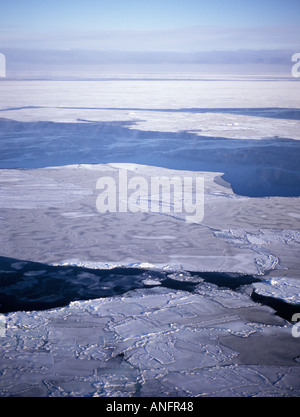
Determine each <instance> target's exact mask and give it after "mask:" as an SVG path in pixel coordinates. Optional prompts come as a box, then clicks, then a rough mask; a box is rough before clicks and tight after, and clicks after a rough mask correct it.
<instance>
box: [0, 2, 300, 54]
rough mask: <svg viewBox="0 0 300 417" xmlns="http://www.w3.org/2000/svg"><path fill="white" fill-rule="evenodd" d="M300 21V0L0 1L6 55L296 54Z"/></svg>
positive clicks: (1, 41) (0, 35)
mask: <svg viewBox="0 0 300 417" xmlns="http://www.w3.org/2000/svg"><path fill="white" fill-rule="evenodd" d="M299 16H300V0H51V1H50V0H1V1H0V50H1V48H26V49H36V48H38V49H59V50H62V49H98V50H129V51H132V50H139V51H140V50H142V51H147V50H151V51H156V50H158V51H162V50H167V51H186V52H191V51H201V50H213V49H223V50H224V49H225V50H226V49H229V50H230V49H232V50H234V49H239V48H246V49H261V48H267V49H276V48H277V49H280V48H283V49H293V48H296V47H297V46H298V45H299V43H300V42H299V39H300V30H299V26H300V25H299ZM299 46H300V45H299Z"/></svg>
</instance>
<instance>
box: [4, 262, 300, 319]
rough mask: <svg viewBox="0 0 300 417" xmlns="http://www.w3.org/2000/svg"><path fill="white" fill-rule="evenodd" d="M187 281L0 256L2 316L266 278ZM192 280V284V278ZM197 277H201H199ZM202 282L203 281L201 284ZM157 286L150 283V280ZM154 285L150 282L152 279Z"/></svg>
mask: <svg viewBox="0 0 300 417" xmlns="http://www.w3.org/2000/svg"><path fill="white" fill-rule="evenodd" d="M182 274H183V275H186V277H185V280H177V279H176V277H175V279H173V278H172V275H173V274H171V273H170V272H168V271H161V270H144V269H140V268H131V267H128V268H127V267H116V268H113V269H88V268H83V267H77V266H72V265H68V266H51V265H47V264H41V263H37V262H29V261H23V260H18V259H13V258H6V257H0V313H2V314H5V313H9V312H14V311H33V310H47V309H51V308H57V307H64V306H67V305H68V304H69V303H70V302H72V301H76V300H89V299H96V298H105V297H112V296H115V295H121V294H125V293H126V292H128V291H132V290H134V289H138V288H145V291H147V288H151V287H153V286H155V285H158V284H160V285H161V286H162V287H165V288H170V289H175V290H182V291H188V292H193V291H194V290H195V288H196V287H197V285H199V281H201V280H203V282H207V283H211V284H215V285H217V286H218V287H219V288H220V289H221V288H224V289H228V288H229V289H231V290H233V291H236V290H239V289H240V288H241V287H242V286H245V285H251V284H252V283H255V282H259V281H261V279H259V278H257V277H255V276H252V275H242V274H226V273H218V272H182ZM189 278H190V281H188V279H189ZM195 278H196V279H195ZM199 278H201V280H199ZM147 279H148V280H149V279H151V280H152V281H153V280H155V281H156V282H157V284H155V283H153V285H151V284H150V285H149V284H145V280H147ZM148 282H149V281H148ZM251 298H252V299H253V300H254V301H255V302H259V303H260V304H264V305H268V306H270V307H272V308H273V309H274V310H275V311H276V314H278V315H279V316H280V317H282V318H284V319H285V320H287V321H290V320H291V317H292V316H293V314H294V313H297V312H299V311H300V306H299V305H292V304H288V303H285V302H284V301H281V300H276V299H273V298H269V297H263V296H261V295H257V294H255V293H254V292H253V293H252V296H251Z"/></svg>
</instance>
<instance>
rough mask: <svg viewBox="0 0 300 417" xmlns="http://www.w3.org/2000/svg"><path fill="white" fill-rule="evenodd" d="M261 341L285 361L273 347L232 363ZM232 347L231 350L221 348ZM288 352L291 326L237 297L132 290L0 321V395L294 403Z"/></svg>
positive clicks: (293, 368) (295, 371)
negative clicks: (1, 325) (284, 399)
mask: <svg viewBox="0 0 300 417" xmlns="http://www.w3.org/2000/svg"><path fill="white" fill-rule="evenodd" d="M255 317H256V319H255ZM262 319H263V320H262ZM262 321H264V323H265V324H262ZM265 337H268V338H272V337H273V338H275V339H279V338H280V340H281V341H284V343H285V346H287V347H288V353H287V352H286V351H285V350H284V349H283V348H282V345H280V346H279V347H276V346H275V347H273V349H271V350H270V351H268V352H265V353H264V354H263V355H261V354H260V353H259V351H258V353H257V356H255V354H254V356H253V352H252V356H251V359H249V361H248V362H245V361H244V360H239V357H243V356H244V355H245V354H246V353H247V349H250V350H253V349H252V348H251V341H252V338H255V339H253V340H256V344H258V346H259V343H260V341H261V340H264V338H265ZM232 338H233V339H232ZM232 340H233V341H234V343H235V346H240V347H238V348H235V349H232V348H230V347H228V346H227V345H230V343H232ZM245 340H248V342H249V343H248V347H245V343H244V341H245ZM297 343H298V341H296V339H295V338H293V337H292V336H291V328H290V326H287V325H286V324H285V323H284V321H283V320H281V319H279V318H275V316H274V315H273V314H272V311H271V309H269V308H267V307H258V306H257V305H256V304H255V303H253V302H252V301H251V300H250V299H249V298H248V297H247V296H245V295H243V294H237V293H235V294H233V293H232V292H231V291H222V290H218V289H216V288H214V286H211V292H208V291H207V288H205V285H204V286H202V285H201V284H200V286H199V292H198V293H194V294H189V293H186V292H184V291H171V290H167V289H165V288H160V287H156V288H155V289H151V290H146V289H145V290H135V291H133V292H131V293H128V294H127V295H124V296H122V297H112V298H107V299H101V300H89V301H76V302H73V303H71V304H70V306H69V307H65V308H60V309H54V310H49V311H44V312H16V313H10V314H7V315H6V332H5V337H3V338H2V339H1V345H2V348H1V353H0V363H1V372H2V374H1V379H0V393H1V396H7V395H15V396H32V395H33V396H133V395H142V396H160V395H166V396H178V395H179V396H194V395H200V396H207V395H209V396H286V395H288V396H298V395H299V394H300V391H299V390H300V387H299V384H298V382H299V369H300V368H299V364H298V363H297V362H296V361H295V360H294V357H296V356H297V355H296V352H297V348H298V344H297ZM245 349H246V350H245ZM272 361H273V362H274V363H272Z"/></svg>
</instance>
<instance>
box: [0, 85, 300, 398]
mask: <svg viewBox="0 0 300 417" xmlns="http://www.w3.org/2000/svg"><path fill="white" fill-rule="evenodd" d="M299 86H300V84H299V83H297V82H295V81H294V80H289V79H283V78H278V79H276V78H275V77H274V78H272V79H265V80H264V79H251V78H250V77H248V78H247V77H245V78H244V79H242V80H237V81H235V80H234V79H228V80H225V79H219V80H218V79H214V80H212V79H211V80H209V79H208V80H191V79H190V80H184V79H178V80H162V79H161V80H155V79H152V80H147V81H146V80H142V79H139V80H137V79H131V80H107V79H106V80H105V79H103V80H99V81H80V82H79V81H78V82H76V81H72V82H71V81H65V82H60V81H13V80H11V81H5V82H1V83H0V96H1V103H0V116H1V118H0V150H1V152H0V228H1V234H0V319H1V320H0V368H1V370H0V395H1V396H162V395H163V396H181V397H184V396H299V394H300V368H299V364H300V359H299V358H300V344H299V340H300V338H298V337H295V332H293V329H294V330H295V328H296V327H295V326H296V322H295V320H294V319H293V318H294V317H295V314H296V315H297V314H298V313H300V296H299V294H300V263H299V245H300V227H299V219H300V212H299V207H300V205H299V198H300V197H299V195H300V181H299V180H300V170H299V156H300V145H299V144H300V142H299V139H300V133H299V132H300V120H299V114H300V106H299ZM120 170H122V171H123V172H125V171H126V173H127V175H128V178H130V177H132V176H138V177H139V178H143V179H144V180H145V182H146V183H149V181H150V179H151V178H152V177H153V176H157V175H160V176H168V177H171V176H178V177H179V178H181V179H182V178H184V177H187V176H188V177H192V178H193V179H195V178H196V177H198V176H201V177H202V178H204V184H205V189H204V201H205V206H204V207H205V210H204V218H203V220H202V221H201V223H188V222H187V221H186V217H185V215H184V213H180V212H174V211H172V207H171V203H170V207H167V208H169V209H170V210H169V211H168V210H167V211H165V212H152V211H151V210H149V207H150V205H149V204H148V203H149V202H150V203H151V202H152V203H153V201H154V202H155V204H160V203H162V201H159V199H158V200H157V196H154V197H153V196H149V194H148V192H147V189H141V190H140V195H141V201H140V204H139V206H138V207H139V209H140V210H135V212H133V211H127V212H124V213H123V212H116V213H110V212H108V213H105V214H103V213H102V214H100V213H99V212H98V211H97V209H96V201H97V197H98V195H99V190H97V189H96V183H97V180H98V179H99V178H101V177H108V176H109V177H110V178H113V179H114V180H117V179H118V175H119V172H120ZM188 192H189V193H192V190H189V191H188ZM174 196H175V194H174V195H173V197H174ZM188 197H190V195H189V196H188ZM159 198H161V199H162V200H163V198H164V196H163V195H160V197H159ZM163 201H164V200H163Z"/></svg>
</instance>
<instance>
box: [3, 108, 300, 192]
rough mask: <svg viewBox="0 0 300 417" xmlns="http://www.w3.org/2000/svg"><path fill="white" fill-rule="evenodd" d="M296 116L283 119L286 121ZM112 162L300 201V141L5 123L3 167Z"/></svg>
mask: <svg viewBox="0 0 300 417" xmlns="http://www.w3.org/2000/svg"><path fill="white" fill-rule="evenodd" d="M228 110H231V111H232V109H228ZM271 110H272V109H269V115H270V116H269V117H271V116H272V114H273V113H272V111H271ZM218 112H220V109H218ZM296 116H297V117H298V113H297V115H296ZM296 116H295V114H294V113H293V114H292V116H291V115H289V113H284V114H282V117H286V118H288V117H296ZM110 162H126V163H138V164H144V165H153V166H159V167H166V168H171V169H178V170H193V171H212V172H224V173H225V174H224V176H223V178H224V179H225V180H226V181H228V182H229V183H230V184H231V185H232V188H233V190H234V191H235V193H237V194H239V195H244V196H249V197H267V196H282V197H297V196H300V163H299V162H300V142H298V141H295V140H288V139H282V138H278V137H275V138H272V139H262V140H259V141H258V140H235V139H224V138H217V137H216V138H212V137H205V136H198V135H195V134H192V133H187V132H177V133H161V132H143V131H139V130H136V129H134V126H133V124H132V125H130V123H125V122H124V123H122V122H112V123H104V122H99V123H97V122H91V123H52V122H37V123H25V122H15V121H11V120H6V119H0V168H41V167H47V166H62V165H69V164H80V163H87V164H98V163H110Z"/></svg>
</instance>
